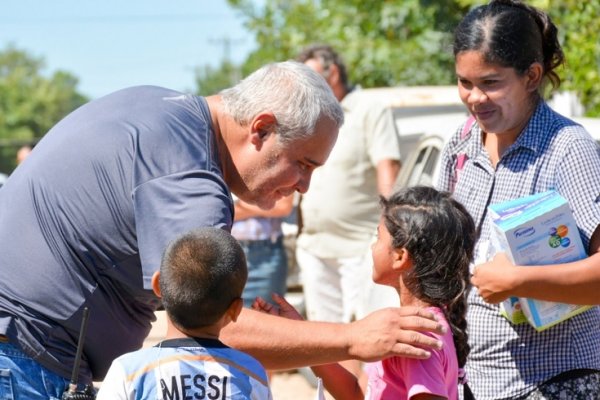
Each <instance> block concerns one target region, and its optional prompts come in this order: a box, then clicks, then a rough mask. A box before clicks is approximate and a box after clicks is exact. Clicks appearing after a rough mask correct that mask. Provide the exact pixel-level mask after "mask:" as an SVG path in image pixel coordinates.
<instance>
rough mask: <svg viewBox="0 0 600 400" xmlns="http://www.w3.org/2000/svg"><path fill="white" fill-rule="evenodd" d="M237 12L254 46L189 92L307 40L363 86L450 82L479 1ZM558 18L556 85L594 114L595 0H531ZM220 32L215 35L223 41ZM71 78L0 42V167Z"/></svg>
mask: <svg viewBox="0 0 600 400" xmlns="http://www.w3.org/2000/svg"><path fill="white" fill-rule="evenodd" d="M227 1H228V3H229V5H230V6H231V7H232V8H233V9H235V10H236V11H237V12H238V13H240V14H241V15H242V16H243V18H244V19H245V25H246V27H247V29H248V31H249V34H250V35H252V36H254V38H255V41H256V43H257V46H256V49H255V50H254V51H253V52H251V53H250V54H249V55H248V57H247V58H246V59H245V61H244V62H242V63H241V64H240V65H236V64H234V63H233V62H232V61H231V59H230V54H231V50H232V49H231V48H228V50H229V51H227V52H225V56H224V58H223V60H222V62H221V65H219V66H218V67H211V66H207V65H204V66H198V67H196V68H195V86H196V87H195V91H196V92H197V93H199V94H202V95H208V94H214V93H216V92H218V91H219V90H221V89H223V88H225V87H228V86H231V85H232V84H234V83H236V82H237V81H238V80H239V79H240V78H241V77H243V76H246V75H248V74H249V73H250V72H252V71H254V70H255V69H257V68H258V67H259V66H261V65H263V64H265V63H268V62H273V61H281V60H286V59H290V58H293V57H295V56H296V54H297V53H298V52H299V51H300V50H301V49H302V48H303V47H304V46H306V45H308V44H310V43H328V44H331V45H332V46H334V47H335V48H336V49H337V50H338V51H339V52H340V53H341V54H342V56H343V57H344V60H345V61H346V63H347V64H348V67H349V73H350V78H351V81H352V82H354V83H356V84H359V85H361V86H362V87H365V88H368V87H381V86H398V85H407V86H413V85H442V84H444V85H447V84H454V82H455V77H454V62H453V57H452V50H451V43H452V32H453V30H454V27H455V26H456V25H457V23H458V21H460V19H461V18H462V17H463V16H464V15H465V13H466V12H467V11H468V10H469V9H470V7H472V6H473V5H477V4H482V3H485V2H486V1H479V0H403V1H389V0H370V1H362V0H227ZM530 4H532V5H535V6H537V7H541V8H543V9H545V10H547V11H548V12H549V13H550V15H551V16H552V18H553V19H554V21H555V22H556V23H557V25H558V26H559V33H560V39H561V43H562V44H563V48H564V51H565V55H566V61H567V65H566V68H565V69H562V70H560V71H559V73H560V75H561V78H562V81H563V85H562V89H563V90H570V91H573V92H575V93H576V94H577V95H578V96H579V98H580V99H581V101H582V102H583V105H584V107H585V111H586V114H587V115H588V116H596V117H600V18H598V16H599V15H600V1H597V0H595V1H580V0H531V1H530ZM225 39H227V38H224V39H223V40H224V41H225ZM77 84H78V80H77V78H76V77H75V76H74V75H73V74H71V73H69V72H66V71H54V72H50V73H48V72H47V71H45V64H44V60H43V58H38V57H35V56H32V55H31V54H28V53H27V52H25V51H22V50H20V49H18V48H15V47H13V46H10V45H9V46H8V47H6V48H5V49H0V172H5V173H9V172H11V171H12V169H13V168H14V166H15V152H16V150H17V148H18V147H19V146H20V145H22V144H24V143H30V142H33V143H35V142H36V141H37V140H39V138H41V137H42V135H44V134H45V133H46V132H47V131H48V129H50V127H52V126H53V125H54V124H55V123H56V122H58V121H59V120H60V119H61V118H62V117H63V116H64V115H66V114H67V113H69V112H70V111H72V110H73V109H75V108H76V107H78V106H79V105H81V104H83V103H84V102H85V101H87V100H88V99H86V98H85V97H84V96H83V95H82V94H81V93H80V92H79V91H78V89H77Z"/></svg>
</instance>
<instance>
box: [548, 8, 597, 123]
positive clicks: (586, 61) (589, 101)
mask: <svg viewBox="0 0 600 400" xmlns="http://www.w3.org/2000/svg"><path fill="white" fill-rule="evenodd" d="M550 3H551V4H550V7H549V8H548V10H549V13H550V15H551V17H552V19H553V20H554V22H555V23H556V24H557V25H558V27H559V34H560V36H561V37H560V42H561V44H562V46H563V50H564V52H565V58H566V65H565V68H564V70H563V71H561V72H560V75H561V79H562V82H563V83H562V86H561V87H562V88H563V89H566V90H572V91H575V92H576V93H577V94H578V95H579V98H580V99H581V101H582V103H583V104H584V105H585V108H586V111H587V114H588V115H589V116H595V117H600V2H598V1H581V0H561V1H553V2H550Z"/></svg>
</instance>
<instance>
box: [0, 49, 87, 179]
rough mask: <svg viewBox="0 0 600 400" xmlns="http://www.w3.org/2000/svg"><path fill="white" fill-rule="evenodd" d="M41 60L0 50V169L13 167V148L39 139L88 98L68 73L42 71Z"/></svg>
mask: <svg viewBox="0 0 600 400" xmlns="http://www.w3.org/2000/svg"><path fill="white" fill-rule="evenodd" d="M43 68H44V62H43V60H42V59H40V58H35V57H33V56H31V55H29V54H27V53H26V52H24V51H21V50H18V49H16V48H14V47H12V46H8V47H7V48H6V49H4V50H3V51H0V145H1V146H0V151H1V153H0V171H2V172H9V171H11V170H12V169H13V168H14V160H15V156H14V154H15V152H16V149H17V148H18V147H19V146H20V145H22V144H24V143H26V142H35V141H37V140H38V139H39V138H41V137H42V136H43V135H44V134H45V133H46V132H47V131H48V130H49V129H50V128H51V127H52V126H53V125H54V124H56V123H57V122H58V121H59V120H60V119H61V118H62V117H64V116H65V115H66V114H68V113H69V112H70V111H72V110H73V109H75V108H76V107H78V106H80V105H81V104H83V103H84V102H85V101H87V99H86V98H85V97H84V96H83V95H81V94H79V93H78V92H77V91H76V86H77V78H75V77H74V76H73V75H71V74H69V73H68V72H64V71H56V72H54V73H53V74H52V75H51V76H49V77H45V76H43V75H42V74H41V71H42V70H43Z"/></svg>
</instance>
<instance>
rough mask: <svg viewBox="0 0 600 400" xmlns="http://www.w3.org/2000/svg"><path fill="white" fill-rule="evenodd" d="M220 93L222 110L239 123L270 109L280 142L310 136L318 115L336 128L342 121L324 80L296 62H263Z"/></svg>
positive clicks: (336, 104) (247, 122) (341, 112)
mask: <svg viewBox="0 0 600 400" xmlns="http://www.w3.org/2000/svg"><path fill="white" fill-rule="evenodd" d="M221 96H222V99H223V104H224V106H225V110H226V111H227V112H228V113H229V114H230V115H231V116H232V117H233V119H234V120H235V121H236V122H237V123H238V124H240V125H243V126H245V125H247V124H249V123H250V122H252V119H253V118H254V117H256V116H257V115H258V114H260V113H262V112H272V113H273V114H274V115H275V118H277V127H276V132H277V134H278V135H279V140H280V141H281V142H283V143H290V142H293V141H295V140H298V139H303V138H308V137H310V136H312V135H313V134H314V131H315V126H316V124H317V122H318V121H319V119H320V118H322V117H326V118H328V119H330V120H331V121H333V122H334V123H335V124H336V126H337V127H338V128H339V127H340V126H341V125H342V123H343V122H344V113H343V111H342V108H341V106H340V104H339V101H338V100H337V99H336V98H335V96H334V95H333V92H332V91H331V88H330V87H329V85H327V82H326V81H325V80H324V79H323V77H321V76H320V75H319V74H318V73H316V72H315V71H313V70H312V69H311V68H309V67H307V66H306V65H304V64H302V63H299V62H296V61H285V62H280V63H272V64H267V65H265V66H263V67H262V68H260V69H258V70H257V71H255V72H253V73H252V74H250V75H249V76H248V77H246V78H245V79H243V80H242V81H241V82H240V83H238V84H237V85H235V86H234V87H232V88H229V89H225V90H223V91H222V92H221Z"/></svg>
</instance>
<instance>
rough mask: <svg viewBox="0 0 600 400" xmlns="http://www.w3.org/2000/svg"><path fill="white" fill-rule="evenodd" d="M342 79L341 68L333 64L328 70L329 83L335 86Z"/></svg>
mask: <svg viewBox="0 0 600 400" xmlns="http://www.w3.org/2000/svg"><path fill="white" fill-rule="evenodd" d="M340 79H341V78H340V68H339V67H338V66H337V65H335V64H331V65H330V66H329V69H328V70H327V83H328V84H329V86H332V87H334V86H335V85H337V84H339V83H340Z"/></svg>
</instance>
